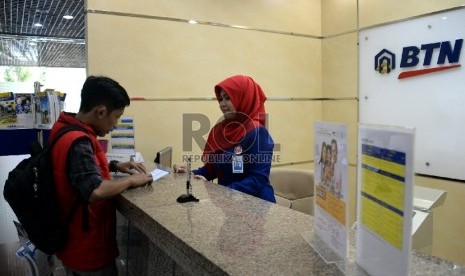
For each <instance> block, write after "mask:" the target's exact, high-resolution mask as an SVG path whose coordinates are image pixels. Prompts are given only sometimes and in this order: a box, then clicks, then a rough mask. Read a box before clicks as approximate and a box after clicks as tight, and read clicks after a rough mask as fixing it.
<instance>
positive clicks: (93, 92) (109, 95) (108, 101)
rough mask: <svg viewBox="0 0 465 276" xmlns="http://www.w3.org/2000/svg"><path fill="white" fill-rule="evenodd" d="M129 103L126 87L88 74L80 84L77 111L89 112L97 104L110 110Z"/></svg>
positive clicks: (105, 78) (111, 80)
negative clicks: (79, 103)
mask: <svg viewBox="0 0 465 276" xmlns="http://www.w3.org/2000/svg"><path fill="white" fill-rule="evenodd" d="M129 104H130V99H129V96H128V93H127V92H126V89H124V88H123V87H122V86H121V85H120V84H119V83H118V82H117V81H115V80H113V79H110V78H108V77H103V76H89V77H87V79H86V81H85V82H84V85H83V86H82V90H81V107H80V108H79V111H80V112H89V111H90V110H91V109H92V108H94V107H96V106H98V105H104V106H106V108H107V109H108V112H112V111H113V110H115V109H120V108H123V107H127V106H129Z"/></svg>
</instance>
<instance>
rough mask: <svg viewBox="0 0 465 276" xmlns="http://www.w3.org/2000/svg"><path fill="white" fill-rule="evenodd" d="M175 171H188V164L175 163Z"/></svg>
mask: <svg viewBox="0 0 465 276" xmlns="http://www.w3.org/2000/svg"><path fill="white" fill-rule="evenodd" d="M173 171H174V172H175V173H185V172H186V171H187V165H186V164H174V165H173Z"/></svg>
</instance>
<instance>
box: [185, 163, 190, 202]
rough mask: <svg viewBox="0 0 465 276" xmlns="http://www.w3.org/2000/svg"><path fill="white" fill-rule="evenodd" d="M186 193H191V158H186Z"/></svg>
mask: <svg viewBox="0 0 465 276" xmlns="http://www.w3.org/2000/svg"><path fill="white" fill-rule="evenodd" d="M186 193H187V194H188V195H190V194H191V159H190V158H188V159H187V181H186Z"/></svg>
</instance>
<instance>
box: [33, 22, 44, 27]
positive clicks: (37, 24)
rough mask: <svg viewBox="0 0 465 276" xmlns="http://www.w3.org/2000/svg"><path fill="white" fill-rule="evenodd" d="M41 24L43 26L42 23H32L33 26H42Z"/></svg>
mask: <svg viewBox="0 0 465 276" xmlns="http://www.w3.org/2000/svg"><path fill="white" fill-rule="evenodd" d="M42 26H43V25H42V24H40V23H35V24H34V27H42Z"/></svg>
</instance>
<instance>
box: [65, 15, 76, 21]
mask: <svg viewBox="0 0 465 276" xmlns="http://www.w3.org/2000/svg"><path fill="white" fill-rule="evenodd" d="M63 18H64V19H66V20H70V19H73V18H74V16H72V15H69V14H67V15H64V16H63Z"/></svg>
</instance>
